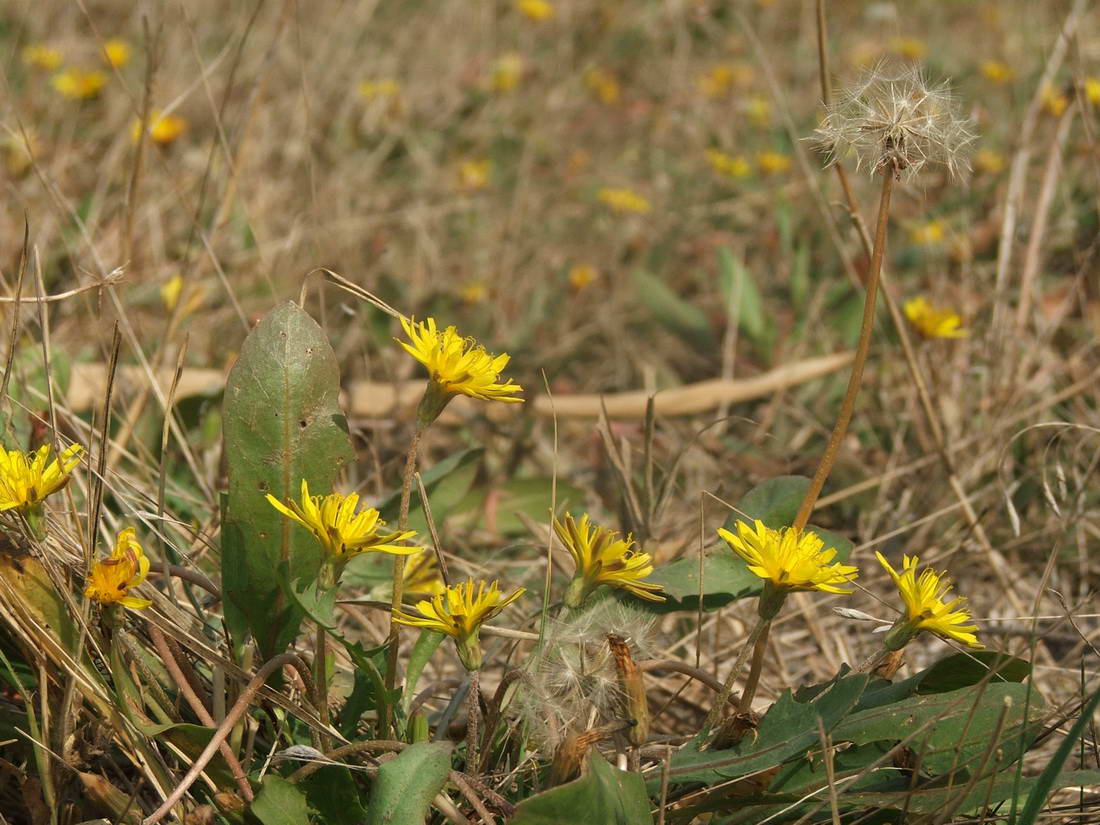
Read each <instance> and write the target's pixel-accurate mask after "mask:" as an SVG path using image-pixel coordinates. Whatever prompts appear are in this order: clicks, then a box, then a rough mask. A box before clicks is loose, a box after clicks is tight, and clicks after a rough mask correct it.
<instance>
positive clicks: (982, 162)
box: [974, 149, 1006, 175]
mask: <svg viewBox="0 0 1100 825" xmlns="http://www.w3.org/2000/svg"><path fill="white" fill-rule="evenodd" d="M1005 165H1006V164H1005V158H1004V155H1002V154H1001V153H999V152H994V151H993V150H991V149H982V150H981V151H980V152H978V154H976V155H975V156H974V168H975V169H977V170H978V171H979V172H981V173H982V174H983V175H998V174H1000V173H1001V172H1003V171H1004V168H1005Z"/></svg>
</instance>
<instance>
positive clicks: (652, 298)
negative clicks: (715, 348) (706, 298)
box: [631, 269, 714, 345]
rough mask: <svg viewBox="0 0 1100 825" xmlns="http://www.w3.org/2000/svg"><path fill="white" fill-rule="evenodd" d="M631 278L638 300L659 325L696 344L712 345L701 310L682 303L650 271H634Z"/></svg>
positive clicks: (661, 280) (705, 319) (687, 302)
mask: <svg viewBox="0 0 1100 825" xmlns="http://www.w3.org/2000/svg"><path fill="white" fill-rule="evenodd" d="M631 279H632V280H633V282H634V289H635V291H636V292H637V293H638V298H639V299H640V300H641V302H642V304H643V305H644V306H645V307H646V309H648V310H649V311H650V313H651V314H652V315H653V317H654V318H655V319H656V320H657V321H658V322H659V323H661V324H662V325H664V326H665V327H667V328H668V329H670V330H671V331H672V332H675V333H676V334H678V335H681V336H683V337H686V338H690V339H692V340H694V341H695V342H696V343H700V344H704V345H713V343H714V334H713V331H712V330H711V328H710V322H709V321H708V320H707V316H706V313H705V312H703V310H701V309H699V307H697V306H696V305H695V304H693V303H691V302H690V301H685V300H684V299H683V298H681V297H680V296H679V295H677V294H676V292H675V291H674V290H672V289H671V288H670V287H669V286H668V284H666V283H665V282H664V280H663V279H661V278H659V277H657V276H656V275H654V274H652V273H651V272H647V271H646V270H644V269H635V270H634V271H633V272H632V273H631Z"/></svg>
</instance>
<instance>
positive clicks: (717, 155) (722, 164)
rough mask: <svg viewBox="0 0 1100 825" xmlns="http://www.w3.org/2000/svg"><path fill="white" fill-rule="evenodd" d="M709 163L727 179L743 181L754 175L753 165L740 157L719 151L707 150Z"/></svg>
mask: <svg viewBox="0 0 1100 825" xmlns="http://www.w3.org/2000/svg"><path fill="white" fill-rule="evenodd" d="M707 161H708V162H709V163H710V166H711V168H712V169H713V170H714V171H715V172H717V173H718V174H719V175H723V176H724V177H727V178H732V179H734V180H741V179H742V178H747V177H748V176H749V175H751V174H752V165H751V164H750V163H749V162H748V161H747V160H745V158H743V157H741V156H740V155H727V154H726V153H725V152H721V151H719V150H718V149H707Z"/></svg>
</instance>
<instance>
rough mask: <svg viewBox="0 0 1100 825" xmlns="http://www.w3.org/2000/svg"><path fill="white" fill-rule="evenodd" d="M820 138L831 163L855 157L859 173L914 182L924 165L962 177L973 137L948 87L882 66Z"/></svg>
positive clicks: (850, 94) (844, 98)
mask: <svg viewBox="0 0 1100 825" xmlns="http://www.w3.org/2000/svg"><path fill="white" fill-rule="evenodd" d="M816 138H817V141H818V143H819V144H820V145H821V146H822V147H824V148H825V149H826V150H827V151H828V152H829V155H830V162H831V163H836V162H838V161H841V160H844V159H845V158H847V157H849V156H852V157H854V158H855V163H856V168H857V169H868V170H870V171H871V172H872V173H878V172H884V171H886V172H891V173H894V174H904V175H906V176H912V175H914V174H916V173H917V172H918V171H920V169H921V168H922V167H924V165H925V164H942V165H943V166H945V167H946V168H947V170H948V172H950V173H951V174H952V175H955V174H958V172H959V171H961V170H962V169H965V168H966V167H967V162H966V158H965V155H964V150H965V149H966V146H967V145H968V144H969V143H970V142H971V141H972V140H974V135H973V134H972V133H971V132H970V130H969V121H968V120H967V119H966V118H964V117H962V116H961V115H960V114H959V113H958V107H957V105H956V101H955V98H954V96H953V95H952V93H951V90H950V87H949V86H948V84H946V83H942V84H938V85H936V84H932V83H930V82H929V81H928V80H927V79H926V78H925V76H924V75H923V74H922V73H921V72H920V71H919V70H918V69H916V68H910V69H908V70H906V71H903V72H901V73H900V74H895V75H890V74H887V73H886V72H885V71H883V69H882V67H881V66H880V67H878V68H876V69H874V70H872V71H870V72H868V73H867V74H866V75H865V76H864V77H863V79H862V80H861V81H860V82H859V83H857V84H856V85H855V86H853V87H852V88H850V89H849V90H847V91H846V92H845V93H844V94H842V95H841V96H840V97H839V98H838V99H837V100H836V102H835V103H833V104H832V105H830V106H829V108H828V110H827V112H826V115H825V119H824V121H823V122H822V124H821V126H820V127H819V128H818V130H817V133H816Z"/></svg>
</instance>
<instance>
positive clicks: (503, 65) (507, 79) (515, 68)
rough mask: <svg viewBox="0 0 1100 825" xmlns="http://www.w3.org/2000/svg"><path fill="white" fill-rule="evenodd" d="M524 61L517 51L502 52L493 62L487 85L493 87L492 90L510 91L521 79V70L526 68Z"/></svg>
mask: <svg viewBox="0 0 1100 825" xmlns="http://www.w3.org/2000/svg"><path fill="white" fill-rule="evenodd" d="M526 65H527V64H526V62H525V61H524V59H523V55H521V54H519V53H518V52H507V53H506V54H502V55H501V56H500V57H498V58H497V59H496V62H495V63H493V74H492V77H491V78H490V80H489V85H491V86H492V87H493V91H496V92H511V91H513V90H515V88H516V87H517V86H519V84H520V81H521V80H523V71H524V69H525V68H526Z"/></svg>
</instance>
